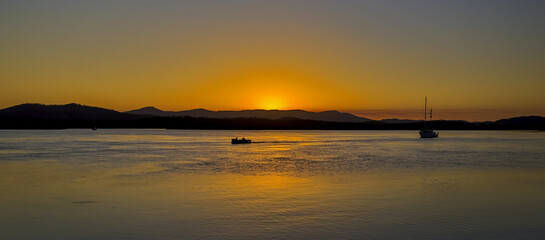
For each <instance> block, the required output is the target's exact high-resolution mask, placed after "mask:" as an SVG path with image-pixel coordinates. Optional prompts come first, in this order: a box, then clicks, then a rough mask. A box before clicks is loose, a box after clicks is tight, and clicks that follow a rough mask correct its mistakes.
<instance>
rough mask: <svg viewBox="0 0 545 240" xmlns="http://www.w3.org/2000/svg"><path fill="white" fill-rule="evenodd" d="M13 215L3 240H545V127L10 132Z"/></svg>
mask: <svg viewBox="0 0 545 240" xmlns="http://www.w3.org/2000/svg"><path fill="white" fill-rule="evenodd" d="M234 136H245V137H248V138H250V139H252V140H253V141H254V142H255V143H252V144H249V145H232V144H230V138H231V137H234ZM0 213H1V214H0V239H192V238H207V239H208V238H212V239H255V238H273V239H278V238H280V239H282V238H294V239H331V238H335V239H460V238H470V239H545V132H535V131H441V134H440V138H438V139H419V138H418V132H417V131H197V130H187V131H186V130H107V129H100V130H98V131H91V130H44V131H39V130H36V131H34V130H32V131H31V130H26V131H0Z"/></svg>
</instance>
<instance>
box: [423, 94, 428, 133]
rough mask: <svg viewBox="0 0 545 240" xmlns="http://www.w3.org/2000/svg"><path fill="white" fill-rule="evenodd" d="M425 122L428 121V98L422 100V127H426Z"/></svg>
mask: <svg viewBox="0 0 545 240" xmlns="http://www.w3.org/2000/svg"><path fill="white" fill-rule="evenodd" d="M427 121H428V96H426V97H425V98H424V126H426V122H427Z"/></svg>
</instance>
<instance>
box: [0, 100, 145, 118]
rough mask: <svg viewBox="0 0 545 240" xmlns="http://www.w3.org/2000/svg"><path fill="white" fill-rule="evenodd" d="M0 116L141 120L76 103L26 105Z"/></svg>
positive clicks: (1, 112) (6, 109) (15, 107)
mask: <svg viewBox="0 0 545 240" xmlns="http://www.w3.org/2000/svg"><path fill="white" fill-rule="evenodd" d="M0 116H4V117H25V118H50V119H97V120H98V119H102V120H130V119H136V118H141V117H142V116H135V115H133V114H128V113H120V112H118V111H115V110H111V109H105V108H100V107H91V106H85V105H81V104H76V103H70V104H65V105H45V104H39V103H25V104H21V105H16V106H13V107H9V108H5V109H2V110H0Z"/></svg>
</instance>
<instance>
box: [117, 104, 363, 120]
mask: <svg viewBox="0 0 545 240" xmlns="http://www.w3.org/2000/svg"><path fill="white" fill-rule="evenodd" d="M125 113H131V114H140V115H152V116H162V117H204V118H266V119H281V118H298V119H305V120H317V121H329V122H366V121H371V119H368V118H363V117H358V116H355V115H353V114H350V113H343V112H339V111H324V112H309V111H304V110H263V109H256V110H242V111H210V110H206V109H202V108H199V109H193V110H186V111H178V112H173V111H162V110H160V109H157V108H155V107H144V108H140V109H136V110H131V111H127V112H125Z"/></svg>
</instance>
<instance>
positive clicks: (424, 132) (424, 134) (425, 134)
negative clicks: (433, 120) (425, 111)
mask: <svg viewBox="0 0 545 240" xmlns="http://www.w3.org/2000/svg"><path fill="white" fill-rule="evenodd" d="M436 137H439V133H437V132H434V131H433V130H420V138H436Z"/></svg>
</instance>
